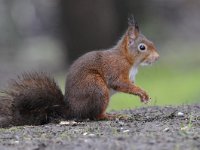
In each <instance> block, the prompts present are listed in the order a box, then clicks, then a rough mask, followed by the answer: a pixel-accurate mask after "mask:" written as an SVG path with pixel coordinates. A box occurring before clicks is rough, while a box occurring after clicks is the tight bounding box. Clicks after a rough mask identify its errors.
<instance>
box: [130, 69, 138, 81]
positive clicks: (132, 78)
mask: <svg viewBox="0 0 200 150" xmlns="http://www.w3.org/2000/svg"><path fill="white" fill-rule="evenodd" d="M137 72H138V69H137V66H132V67H131V69H130V71H129V79H130V80H131V81H132V82H133V81H135V76H136V74H137Z"/></svg>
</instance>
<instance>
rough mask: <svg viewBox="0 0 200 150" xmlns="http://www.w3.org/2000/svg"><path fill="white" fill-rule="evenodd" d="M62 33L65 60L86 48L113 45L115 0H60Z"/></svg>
mask: <svg viewBox="0 0 200 150" xmlns="http://www.w3.org/2000/svg"><path fill="white" fill-rule="evenodd" d="M62 10H63V34H64V38H65V42H66V45H67V49H68V56H69V61H70V62H72V61H73V60H74V59H76V58H77V57H79V56H81V55H82V54H84V53H85V52H87V51H90V50H94V49H101V48H108V47H110V46H111V45H113V43H114V41H115V38H114V37H116V34H117V30H118V27H119V26H118V20H117V19H118V16H117V15H116V13H117V12H116V7H115V0H84V1H83V0H76V1H74V0H67V1H62Z"/></svg>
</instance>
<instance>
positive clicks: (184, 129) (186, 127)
mask: <svg viewBox="0 0 200 150" xmlns="http://www.w3.org/2000/svg"><path fill="white" fill-rule="evenodd" d="M188 129H189V127H188V126H185V127H182V128H181V130H182V131H186V130H188Z"/></svg>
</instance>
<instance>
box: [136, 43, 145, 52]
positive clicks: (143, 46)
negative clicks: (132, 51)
mask: <svg viewBox="0 0 200 150" xmlns="http://www.w3.org/2000/svg"><path fill="white" fill-rule="evenodd" d="M146 49H147V46H146V44H144V43H140V44H139V45H138V50H139V51H142V52H144V51H145V50H146Z"/></svg>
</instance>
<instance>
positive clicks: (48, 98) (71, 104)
mask: <svg viewBox="0 0 200 150" xmlns="http://www.w3.org/2000/svg"><path fill="white" fill-rule="evenodd" d="M158 58H159V54H158V53H157V50H156V48H155V46H154V44H153V43H152V42H151V41H149V40H148V39H147V38H146V37H145V36H144V35H142V34H141V33H140V31H139V26H138V24H137V23H136V21H135V20H134V18H133V17H130V18H129V21H128V29H127V31H126V32H125V34H124V35H123V36H122V38H121V39H120V40H119V42H118V43H117V44H116V45H115V46H114V47H113V48H111V49H107V50H100V51H91V52H88V53H86V54H84V55H83V56H81V57H79V58H78V59H77V60H76V61H75V62H74V63H73V64H72V65H71V67H70V69H69V71H68V74H67V80H66V86H65V94H64V95H63V94H62V92H61V90H60V88H59V87H58V85H57V84H56V82H55V81H54V79H53V78H51V77H50V76H49V75H48V74H46V73H37V72H34V73H24V74H22V75H20V76H18V78H17V79H16V80H11V82H10V83H9V86H8V88H7V89H5V90H3V91H1V94H0V95H1V96H0V127H8V126H12V125H41V124H45V123H49V122H52V121H53V120H55V119H58V118H64V119H86V118H87V119H95V120H102V119H112V116H109V115H107V114H106V108H107V106H108V104H109V98H110V90H111V89H113V90H115V91H118V92H124V93H129V94H133V95H137V96H139V97H140V100H141V102H144V103H146V102H148V101H149V99H150V98H149V96H148V94H147V93H146V92H145V91H144V90H142V89H141V88H140V87H138V86H136V85H135V84H134V79H135V75H136V73H137V68H138V66H139V65H140V64H141V65H148V64H152V63H153V62H155V61H156V60H157V59H158Z"/></svg>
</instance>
